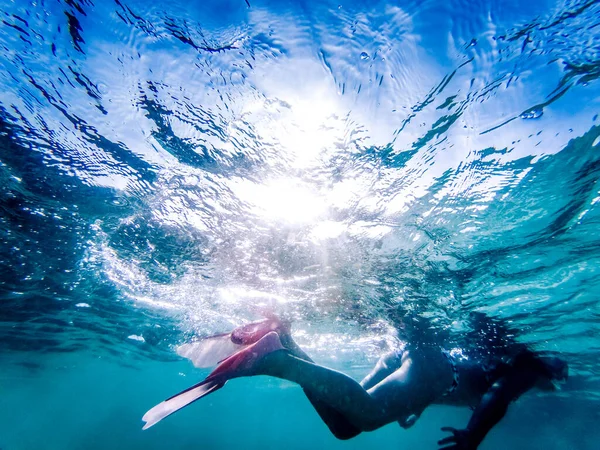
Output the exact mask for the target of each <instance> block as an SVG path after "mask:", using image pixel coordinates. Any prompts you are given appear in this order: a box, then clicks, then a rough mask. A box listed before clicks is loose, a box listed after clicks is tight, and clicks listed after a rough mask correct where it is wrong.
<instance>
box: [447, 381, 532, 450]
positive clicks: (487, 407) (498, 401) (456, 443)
mask: <svg viewBox="0 0 600 450" xmlns="http://www.w3.org/2000/svg"><path fill="white" fill-rule="evenodd" d="M538 378H539V375H538V374H536V373H535V372H533V371H529V370H514V371H513V372H512V373H510V374H508V375H507V376H504V377H502V378H500V379H498V380H497V381H496V382H495V383H494V384H493V385H492V386H491V387H490V389H489V390H488V391H487V392H486V393H485V394H484V395H483V397H482V398H481V401H480V402H479V405H478V406H477V407H476V408H475V411H473V414H472V415H471V419H470V420H469V423H468V425H467V427H466V428H465V429H463V430H457V429H455V428H451V427H444V428H442V431H445V432H450V433H452V436H448V437H446V438H444V439H442V440H440V441H439V442H438V444H439V445H440V446H443V447H441V448H442V450H473V449H476V448H477V447H478V446H479V444H481V442H482V441H483V439H484V438H485V436H486V435H487V434H488V433H489V431H490V430H491V429H492V428H493V427H494V426H495V425H496V424H497V423H498V422H500V420H501V419H502V418H503V417H504V415H505V414H506V411H507V410H508V405H509V404H510V403H511V402H512V401H514V400H516V399H517V398H519V397H520V396H521V395H522V394H524V393H525V392H527V391H528V390H530V389H531V388H533V387H534V386H535V385H536V382H537V380H538Z"/></svg>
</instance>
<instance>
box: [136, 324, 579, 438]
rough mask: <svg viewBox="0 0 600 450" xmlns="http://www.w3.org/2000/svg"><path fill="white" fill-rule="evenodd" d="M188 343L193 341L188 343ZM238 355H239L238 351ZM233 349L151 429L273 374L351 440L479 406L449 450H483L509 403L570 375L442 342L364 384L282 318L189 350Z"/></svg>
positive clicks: (520, 356) (379, 370)
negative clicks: (322, 361) (465, 352)
mask: <svg viewBox="0 0 600 450" xmlns="http://www.w3.org/2000/svg"><path fill="white" fill-rule="evenodd" d="M184 347H185V346H184ZM232 352H233V354H231V353H232ZM224 353H225V354H227V353H229V354H231V355H230V356H229V357H227V358H225V359H224V360H223V361H222V362H221V363H220V364H219V365H218V366H217V368H216V369H215V370H214V371H213V372H212V373H211V374H210V375H209V376H208V377H207V378H206V379H205V380H204V381H202V382H201V383H199V384H197V385H195V386H192V387H191V388H189V389H187V390H186V391H183V392H181V393H179V394H177V395H175V396H174V397H171V398H170V399H168V400H165V401H164V402H162V403H160V404H159V405H157V406H155V407H154V408H152V409H151V410H150V411H148V412H147V413H146V415H145V416H144V417H143V420H144V421H145V422H146V425H145V426H144V429H146V428H148V427H150V426H152V425H154V424H155V423H157V422H158V421H160V420H161V419H163V418H164V417H166V416H168V415H169V414H172V413H173V412H175V411H177V410H179V409H181V408H183V407H184V406H186V405H188V404H190V403H191V402H193V401H195V400H198V399H199V398H201V397H204V396H205V395H208V394H209V393H211V392H214V391H216V390H217V389H220V388H221V387H223V385H224V384H225V383H226V382H227V381H228V380H230V379H232V378H238V377H247V376H254V375H269V376H273V377H277V378H282V379H285V380H289V381H292V382H295V383H298V384H299V385H300V386H301V387H302V389H303V390H304V392H305V394H306V396H307V397H308V399H309V400H310V402H311V403H312V404H313V406H314V407H315V409H316V411H317V412H318V413H319V415H320V416H321V418H322V419H323V421H324V422H325V423H326V424H327V426H328V427H329V429H330V430H331V432H332V433H333V434H334V435H335V436H336V437H337V438H339V439H350V438H352V437H354V436H356V435H358V434H360V433H361V432H363V431H373V430H376V429H378V428H380V427H383V426H384V425H387V424H389V423H392V422H398V423H399V424H400V426H402V427H403V428H408V427H410V426H412V425H413V424H414V423H415V421H416V420H417V419H418V418H419V416H420V415H421V413H422V412H423V410H425V408H427V407H428V406H429V405H432V404H444V405H453V406H469V407H471V408H474V411H473V415H472V416H471V419H470V420H469V423H468V424H467V426H466V428H464V429H460V430H457V429H454V428H449V427H446V428H443V429H442V430H443V431H445V432H449V433H450V435H449V436H447V437H445V438H443V439H441V440H440V441H439V442H438V444H439V445H440V446H442V449H475V448H477V446H478V445H479V444H480V443H481V441H483V439H484V437H485V436H486V435H487V433H488V432H489V431H490V430H491V429H492V428H493V427H494V425H496V424H497V423H498V422H499V421H500V419H502V417H503V416H504V414H505V413H506V410H507V408H508V405H509V404H510V403H511V402H512V401H514V400H515V399H517V398H518V397H519V396H521V395H522V394H523V393H525V392H527V391H529V390H530V389H533V388H538V389H543V390H552V389H554V382H556V381H564V380H566V378H567V364H566V363H565V362H564V361H562V360H561V359H559V358H556V357H548V356H541V355H538V354H536V353H534V352H532V351H530V350H527V349H525V348H521V349H520V350H519V351H518V352H517V353H516V354H514V355H512V356H511V357H508V358H498V359H497V360H495V361H490V360H484V359H483V358H470V357H469V358H466V357H464V356H462V355H457V354H456V352H452V351H446V350H444V349H441V348H440V347H439V346H435V345H412V346H411V345H408V346H407V347H406V348H405V349H403V350H400V351H393V352H391V353H388V354H386V355H384V356H383V357H382V358H381V359H380V360H379V362H378V363H377V365H376V366H375V368H374V369H373V370H372V371H371V373H369V375H367V376H366V378H365V379H364V380H362V381H361V382H360V383H358V382H357V381H355V380H353V379H352V378H350V377H349V376H347V375H345V374H343V373H341V372H338V371H335V370H332V369H328V368H326V367H323V366H320V365H318V364H315V363H314V362H313V361H312V359H311V358H310V357H309V356H308V355H307V354H306V353H305V352H304V351H303V350H302V349H300V347H298V345H297V344H296V343H295V342H294V340H293V339H292V336H291V333H290V328H289V324H288V323H286V322H284V321H281V320H279V319H277V318H270V319H267V320H264V321H261V322H257V323H251V324H249V325H245V326H242V327H240V328H237V329H235V330H234V331H233V332H231V333H229V334H225V335H219V336H215V337H212V338H209V339H207V340H204V341H202V342H201V343H199V344H198V343H197V344H193V345H190V344H188V346H187V347H185V348H184V349H183V351H182V354H183V355H184V356H187V357H190V358H191V359H192V360H194V361H195V362H196V363H197V365H200V366H201V365H205V364H206V363H209V360H210V359H211V358H208V359H207V355H211V356H212V357H213V358H212V359H214V358H217V359H219V358H220V357H222V356H223V354H224Z"/></svg>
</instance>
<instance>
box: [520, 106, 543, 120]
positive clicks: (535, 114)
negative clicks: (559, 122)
mask: <svg viewBox="0 0 600 450" xmlns="http://www.w3.org/2000/svg"><path fill="white" fill-rule="evenodd" d="M543 114H544V110H543V109H542V108H532V109H528V110H527V111H524V112H523V113H522V114H521V115H520V116H519V117H520V118H521V119H525V120H528V119H539V118H540V117H542V115H543Z"/></svg>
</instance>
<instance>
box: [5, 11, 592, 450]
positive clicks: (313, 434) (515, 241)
mask: <svg viewBox="0 0 600 450" xmlns="http://www.w3.org/2000/svg"><path fill="white" fill-rule="evenodd" d="M0 15H1V22H0V30H1V33H0V46H1V48H2V54H3V58H0V67H1V68H2V70H1V71H0V180H1V182H0V189H1V192H0V300H1V303H0V405H1V408H0V448H1V449H3V450H14V449H34V448H35V449H40V448H43V449H71V448H74V449H79V448H82V449H83V448H86V449H88V448H98V449H99V448H126V449H137V448H211V449H212V448H215V449H222V448H233V447H238V446H243V447H244V448H273V449H275V448H282V447H288V448H298V449H301V448H302V449H304V448H340V449H341V448H347V449H353V448H372V447H374V446H380V447H385V448H402V447H403V446H406V448H409V447H410V448H414V447H416V448H436V445H435V442H436V441H437V440H438V439H440V438H441V437H442V434H441V432H440V431H439V428H440V427H441V426H457V427H460V426H464V424H465V423H466V421H467V420H468V417H469V410H464V409H460V408H449V407H447V408H442V407H432V408H430V409H429V410H427V411H426V413H425V414H424V415H423V417H422V418H421V419H420V420H419V421H418V422H417V424H416V425H415V427H414V428H412V429H410V430H402V429H400V428H399V427H398V426H397V425H390V426H388V427H385V428H384V429H382V430H378V431H376V432H373V433H368V434H364V435H361V436H359V437H358V438H356V439H353V440H350V441H344V442H342V441H337V440H336V439H335V438H333V437H332V436H331V435H330V433H329V432H328V430H327V429H326V427H325V426H324V425H323V424H322V423H321V422H320V420H319V418H318V416H317V415H316V414H315V413H314V411H312V409H311V406H310V404H309V403H308V402H307V401H306V399H305V398H304V397H303V395H302V392H301V390H300V389H299V388H298V387H297V386H295V385H293V384H291V383H287V382H283V381H279V380H273V379H268V378H263V377H257V378H255V379H243V380H235V382H232V383H229V384H228V386H227V388H226V389H223V390H222V391H219V392H218V393H215V394H214V395H212V396H211V397H209V398H207V399H204V401H201V402H198V403H197V404H194V405H193V406H191V407H189V408H187V409H186V410H184V411H181V412H180V413H178V414H176V415H174V416H173V417H169V418H168V419H166V420H165V421H164V422H161V423H160V424H158V425H157V426H155V427H153V428H152V429H150V430H148V431H144V432H142V431H141V425H142V422H141V417H142V415H143V414H144V412H145V411H146V410H147V409H149V408H150V407H152V406H153V405H154V404H156V403H158V402H159V401H161V400H163V399H164V398H165V397H168V396H170V395H172V394H174V393H176V392H178V391H179V390H181V389H183V388H185V387H187V386H188V385H191V384H193V383H194V382H196V381H197V380H199V379H201V378H202V377H204V376H205V375H206V374H207V372H206V371H205V370H200V369H195V368H193V366H192V365H191V363H189V362H188V361H185V360H183V359H181V358H180V357H179V356H177V352H176V349H177V346H178V345H180V344H181V343H184V342H187V341H189V340H190V339H192V338H193V337H194V336H206V335H210V334H213V333H219V332H224V331H228V330H230V329H231V328H233V327H234V326H237V325H240V324H242V323H246V322H248V321H251V320H255V319H257V318H260V317H261V316H262V315H263V314H265V313H267V312H276V313H277V314H279V315H282V316H285V317H287V318H290V319H291V320H292V321H293V323H294V337H295V338H296V340H297V341H298V342H299V343H300V345H301V346H302V347H303V348H305V349H306V350H307V352H308V353H309V354H310V355H311V356H313V357H314V359H315V360H316V361H317V362H319V363H322V364H325V365H327V366H330V367H334V368H336V369H340V370H343V371H346V372H348V373H350V374H351V375H352V376H354V377H356V378H361V377H362V376H364V375H365V374H366V373H367V372H368V371H369V369H370V367H371V366H372V365H373V364H374V362H375V361H376V360H377V358H378V356H379V355H381V354H382V353H383V352H385V351H386V350H388V349H389V348H392V347H395V346H397V345H399V343H401V341H402V340H405V339H412V340H419V339H421V340H429V341H431V340H432V339H433V340H435V341H437V342H439V343H441V344H443V345H448V346H449V345H452V346H460V347H462V348H463V349H465V351H482V350H483V351H486V349H488V348H490V342H492V344H493V345H492V347H493V348H494V351H498V352H501V348H503V347H505V346H506V347H510V346H514V345H516V344H526V345H529V346H530V347H531V348H534V349H536V350H539V351H544V352H549V353H552V354H559V355H561V356H562V357H563V358H565V359H566V360H568V362H569V365H570V369H571V370H570V373H571V377H570V379H569V382H568V384H567V385H566V386H565V387H564V388H563V390H562V391H561V392H560V393H558V394H552V395H541V394H536V393H529V394H527V395H526V396H524V397H523V398H522V399H520V400H519V401H518V402H517V403H516V404H514V405H513V406H512V407H511V409H510V411H509V414H508V415H507V417H506V418H505V420H503V421H502V422H501V423H500V425H498V427H497V428H495V429H494V430H493V431H492V433H490V435H489V437H488V438H487V439H486V440H485V442H484V443H483V444H482V446H481V448H483V449H504V448H528V449H531V448H540V449H542V448H543V449H566V448H569V449H595V448H597V442H598V439H599V438H600V434H599V433H598V431H596V429H597V426H596V423H597V421H598V419H599V418H600V408H598V401H599V400H600V383H599V381H600V367H599V366H598V357H597V352H598V350H599V349H600V339H599V336H600V333H599V332H600V326H599V325H598V323H600V322H599V319H600V306H599V302H598V294H597V293H598V291H599V287H600V265H599V263H600V239H599V237H598V236H599V234H598V232H597V230H598V225H599V223H600V209H599V208H600V207H599V203H600V184H599V183H598V179H599V177H600V146H599V145H598V144H599V143H600V127H599V125H600V122H599V121H598V116H597V115H598V113H599V112H600V102H599V99H600V95H599V94H600V87H599V85H598V80H597V78H598V76H599V75H600V4H598V2H595V1H587V2H586V1H579V2H577V1H566V0H564V1H545V0H539V1H532V2H520V1H502V2H499V1H478V2H469V1H464V0H454V1H444V2H442V1H434V0H431V1H402V2H389V3H386V2H377V1H376V2H359V1H353V2H328V1H319V2H317V1H302V2H300V1H298V2H276V1H273V2H268V1H261V2H259V1H252V0H250V1H249V3H248V2H246V1H243V0H242V1H237V0H236V1H233V0H232V1H216V0H215V1H208V0H204V1H199V2H188V3H185V2H179V1H165V2H160V3H148V2H142V1H139V0H138V1H133V0H132V1H124V0H123V1H121V0H118V1H115V2H112V1H109V2H92V1H91V0H81V1H78V0H66V1H58V0H54V1H52V0H47V1H38V2H29V1H19V2H11V1H7V0H0ZM482 314H484V315H485V316H483V315H482ZM482 330H483V332H482ZM493 330H496V331H497V332H496V333H493V332H492V331H493ZM498 330H499V331H498ZM490 339H491V341H490Z"/></svg>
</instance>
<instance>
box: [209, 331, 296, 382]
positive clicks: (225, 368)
mask: <svg viewBox="0 0 600 450" xmlns="http://www.w3.org/2000/svg"><path fill="white" fill-rule="evenodd" d="M278 350H286V348H285V347H284V346H283V345H281V340H280V339H279V335H278V334H277V332H275V331H270V332H268V333H266V334H265V335H264V336H263V337H261V338H260V339H259V340H258V341H256V342H255V343H254V344H252V345H250V346H248V347H246V348H245V349H243V350H240V351H239V352H237V353H235V354H233V355H231V356H230V357H229V358H226V359H224V360H223V361H222V362H221V363H220V364H219V365H218V366H217V368H216V369H215V370H213V371H212V372H211V373H210V375H209V376H208V377H206V379H205V380H204V381H205V382H209V381H210V382H212V381H216V382H219V383H224V382H225V381H227V380H231V379H232V378H239V377H244V376H252V375H258V374H259V373H258V370H259V369H260V368H259V367H258V366H259V365H260V362H261V361H262V360H263V359H264V357H265V356H267V355H269V354H271V353H273V352H276V351H278ZM286 351H287V350H286Z"/></svg>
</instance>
